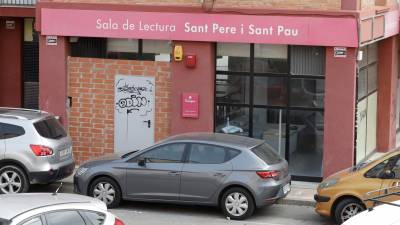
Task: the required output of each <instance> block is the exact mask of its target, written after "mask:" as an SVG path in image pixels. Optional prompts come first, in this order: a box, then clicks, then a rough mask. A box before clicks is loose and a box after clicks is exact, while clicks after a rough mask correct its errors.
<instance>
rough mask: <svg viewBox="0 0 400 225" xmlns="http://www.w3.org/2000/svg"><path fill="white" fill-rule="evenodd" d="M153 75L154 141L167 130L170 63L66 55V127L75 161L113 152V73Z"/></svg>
mask: <svg viewBox="0 0 400 225" xmlns="http://www.w3.org/2000/svg"><path fill="white" fill-rule="evenodd" d="M116 74H123V75H130V74H135V75H146V76H155V80H156V93H155V100H156V101H155V108H156V112H155V128H154V129H155V130H154V133H155V137H154V139H155V141H158V140H161V139H163V138H166V137H168V136H169V134H170V116H171V106H170V95H171V70H170V63H167V62H150V61H135V60H111V59H93V58H75V57H69V59H68V76H69V84H68V95H69V96H71V97H72V103H73V104H72V108H71V109H70V112H69V124H68V129H69V132H70V135H71V137H72V141H73V146H74V156H75V159H76V160H77V162H78V163H82V162H85V161H87V160H88V159H90V158H93V157H96V156H99V155H104V154H107V153H113V152H114V150H113V149H114V106H115V103H114V77H115V75H116Z"/></svg>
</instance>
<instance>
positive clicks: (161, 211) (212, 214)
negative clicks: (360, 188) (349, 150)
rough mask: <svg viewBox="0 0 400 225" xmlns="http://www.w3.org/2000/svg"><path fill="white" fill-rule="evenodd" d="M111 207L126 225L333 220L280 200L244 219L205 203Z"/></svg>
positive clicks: (308, 224) (315, 224)
mask: <svg viewBox="0 0 400 225" xmlns="http://www.w3.org/2000/svg"><path fill="white" fill-rule="evenodd" d="M58 186H59V183H56V184H51V185H34V186H32V187H31V190H30V191H31V192H54V191H55V190H56V189H57V187H58ZM72 190H73V186H72V184H70V183H64V184H63V186H62V187H61V189H60V192H72ZM110 211H111V212H113V213H114V214H115V215H117V216H118V217H119V218H121V219H122V220H123V221H124V222H125V224H126V225H137V224H146V225H181V224H182V225H183V224H185V225H205V224H207V225H223V224H224V225H225V224H232V225H261V224H263V225H333V223H332V222H331V221H330V220H328V219H325V218H322V217H320V216H318V215H317V214H316V213H315V212H314V208H312V207H306V206H293V205H280V204H275V205H272V206H268V207H264V208H261V209H258V210H257V211H256V212H255V214H254V215H253V216H252V217H250V218H249V219H247V220H245V221H232V220H229V219H228V218H225V217H224V216H223V214H222V213H221V212H220V210H219V209H218V208H215V207H204V206H182V205H171V204H160V203H142V202H123V204H122V205H121V207H119V208H118V209H112V210H110Z"/></svg>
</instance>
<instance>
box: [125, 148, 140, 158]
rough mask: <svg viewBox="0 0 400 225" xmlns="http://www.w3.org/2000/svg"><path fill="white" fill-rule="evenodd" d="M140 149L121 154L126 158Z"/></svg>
mask: <svg viewBox="0 0 400 225" xmlns="http://www.w3.org/2000/svg"><path fill="white" fill-rule="evenodd" d="M138 151H139V150H134V151H131V152H127V153H125V154H123V155H121V159H125V158H126V157H128V156H130V155H132V154H133V153H136V152H138Z"/></svg>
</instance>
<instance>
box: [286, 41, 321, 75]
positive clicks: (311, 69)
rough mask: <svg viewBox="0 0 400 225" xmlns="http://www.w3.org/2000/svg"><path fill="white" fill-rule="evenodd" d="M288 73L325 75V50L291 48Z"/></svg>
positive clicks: (313, 47)
mask: <svg viewBox="0 0 400 225" xmlns="http://www.w3.org/2000/svg"><path fill="white" fill-rule="evenodd" d="M290 52H291V58H290V73H291V74H292V75H308V76H322V75H325V48H324V47H315V46H291V48H290Z"/></svg>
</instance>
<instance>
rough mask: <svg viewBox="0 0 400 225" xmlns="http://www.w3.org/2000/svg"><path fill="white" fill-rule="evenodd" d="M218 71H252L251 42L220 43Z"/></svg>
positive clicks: (218, 45) (218, 48)
mask: <svg viewBox="0 0 400 225" xmlns="http://www.w3.org/2000/svg"><path fill="white" fill-rule="evenodd" d="M217 71H238V72H243V71H250V44H239V43H218V44H217Z"/></svg>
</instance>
